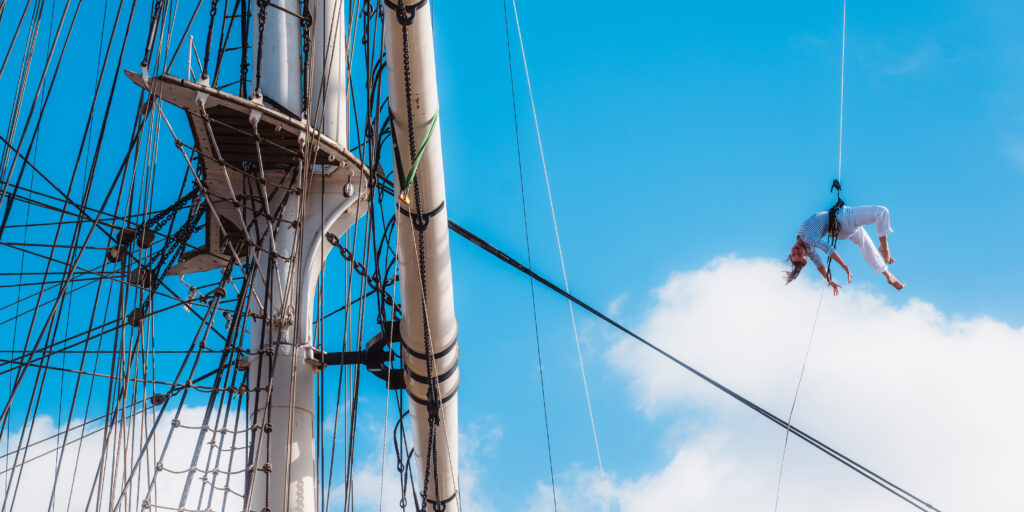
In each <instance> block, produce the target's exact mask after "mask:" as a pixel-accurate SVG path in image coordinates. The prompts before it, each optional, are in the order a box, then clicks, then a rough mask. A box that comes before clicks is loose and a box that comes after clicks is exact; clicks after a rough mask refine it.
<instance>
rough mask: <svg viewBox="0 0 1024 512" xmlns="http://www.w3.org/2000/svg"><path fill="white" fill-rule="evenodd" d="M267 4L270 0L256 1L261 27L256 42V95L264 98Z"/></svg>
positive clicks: (258, 21)
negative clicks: (264, 34)
mask: <svg viewBox="0 0 1024 512" xmlns="http://www.w3.org/2000/svg"><path fill="white" fill-rule="evenodd" d="M267 3H269V0H256V5H258V6H259V9H260V10H259V13H258V14H257V15H256V20H257V23H258V27H259V29H258V30H259V35H258V36H257V42H256V95H257V96H262V95H263V89H262V88H261V85H260V82H261V79H262V77H263V31H264V29H265V28H266V25H267Z"/></svg>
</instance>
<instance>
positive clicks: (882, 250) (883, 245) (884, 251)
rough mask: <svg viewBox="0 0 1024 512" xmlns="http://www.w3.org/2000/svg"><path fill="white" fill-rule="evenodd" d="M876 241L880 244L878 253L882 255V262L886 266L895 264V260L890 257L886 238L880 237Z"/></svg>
mask: <svg viewBox="0 0 1024 512" xmlns="http://www.w3.org/2000/svg"><path fill="white" fill-rule="evenodd" d="M878 241H879V242H880V243H879V244H878V253H879V254H881V255H882V261H884V262H885V263H886V264H888V265H892V264H893V263H896V258H893V257H892V255H890V254H889V239H888V237H884V236H880V237H878ZM890 284H892V283H890Z"/></svg>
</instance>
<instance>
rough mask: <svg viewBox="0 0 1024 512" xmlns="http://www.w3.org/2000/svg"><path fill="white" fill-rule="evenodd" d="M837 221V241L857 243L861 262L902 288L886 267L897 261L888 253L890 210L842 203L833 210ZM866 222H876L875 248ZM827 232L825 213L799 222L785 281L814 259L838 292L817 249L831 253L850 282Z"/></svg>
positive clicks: (849, 275)
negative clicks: (866, 263)
mask: <svg viewBox="0 0 1024 512" xmlns="http://www.w3.org/2000/svg"><path fill="white" fill-rule="evenodd" d="M836 221H837V222H838V224H839V236H838V238H839V240H849V241H851V242H853V243H855V244H857V247H859V248H860V253H861V255H862V256H863V257H864V261H867V262H868V265H871V268H873V269H875V273H876V274H877V273H881V274H882V275H883V276H885V280H886V281H888V282H889V284H890V285H892V287H893V288H896V289H897V290H902V289H903V283H901V282H899V280H898V279H896V276H894V275H892V272H889V266H888V265H889V264H891V263H895V261H896V260H894V259H893V258H892V255H890V254H889V240H888V236H889V233H892V231H893V230H892V226H890V225H889V209H888V208H886V207H884V206H852V207H851V206H843V207H842V208H841V209H840V210H839V211H838V212H836ZM868 224H874V225H875V232H876V233H877V234H878V242H879V244H878V247H877V248H876V247H875V244H874V243H873V242H872V241H871V237H870V236H868V232H867V230H865V229H864V226H866V225H868ZM826 234H828V212H818V213H816V214H814V215H813V216H811V218H809V219H807V220H805V221H804V223H803V224H801V225H800V230H799V231H798V232H797V235H796V243H795V244H793V247H792V249H790V251H789V262H790V263H791V264H792V265H793V270H791V271H789V272H786V284H789V283H790V282H792V281H793V280H794V279H796V277H797V276H798V275H800V271H801V270H802V269H803V268H804V265H806V264H807V260H808V258H809V259H810V260H811V261H813V262H814V266H815V267H817V268H818V272H820V273H821V275H822V277H824V278H825V281H826V282H827V283H828V285H829V286H831V287H832V292H833V294H835V295H839V288H841V287H840V286H839V285H838V284H836V282H835V281H833V280H832V279H830V278H829V275H828V271H827V270H825V265H823V264H822V263H821V258H820V257H819V256H818V253H817V252H816V251H815V249H820V250H821V251H822V252H824V253H825V256H826V257H829V256H831V257H832V259H833V260H835V262H836V263H838V264H839V266H840V267H842V269H843V271H845V272H846V282H847V283H850V282H853V275H852V274H850V267H848V266H846V263H845V262H843V259H842V258H841V257H839V253H837V252H836V251H835V249H833V248H832V247H830V246H829V244H827V243H825V240H824V238H825V236H826Z"/></svg>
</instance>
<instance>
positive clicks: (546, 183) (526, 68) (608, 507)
mask: <svg viewBox="0 0 1024 512" xmlns="http://www.w3.org/2000/svg"><path fill="white" fill-rule="evenodd" d="M512 13H513V15H514V18H515V21H516V34H517V35H518V36H519V51H520V53H521V54H522V56H523V71H524V74H525V76H526V89H527V91H529V93H530V109H531V110H532V112H533V127H534V129H535V130H536V132H537V147H538V149H539V150H540V163H541V169H543V171H544V187H545V189H546V190H547V194H548V206H549V207H550V208H551V224H552V226H553V227H554V229H555V243H556V245H557V246H558V261H559V263H560V264H561V267H562V282H563V284H564V285H565V289H566V290H568V289H569V276H568V273H567V272H566V270H565V255H564V254H563V252H562V239H561V237H560V236H559V234H558V219H557V217H556V215H555V203H554V200H553V199H552V196H551V181H550V180H549V179H548V164H547V161H546V160H545V158H544V143H543V141H542V140H541V137H540V122H539V121H538V119H537V105H536V103H535V102H534V99H533V85H532V83H531V81H530V68H529V66H527V64H526V47H525V46H524V44H523V31H522V28H521V27H520V25H519V9H518V8H517V7H516V1H515V0H512ZM569 318H570V319H571V320H572V335H573V339H574V340H575V342H576V355H577V356H578V358H579V362H580V376H581V377H582V378H583V393H584V395H585V396H586V399H587V414H589V416H590V430H591V432H592V433H593V435H594V451H596V452H597V466H598V469H600V471H601V491H602V493H603V494H604V505H605V510H608V511H609V512H610V511H611V509H612V506H611V501H610V500H609V499H608V482H607V479H606V478H605V474H604V462H602V460H601V445H600V443H599V442H598V440H597V426H596V425H595V423H594V409H593V407H591V405H590V388H589V386H587V373H586V370H585V369H584V365H583V350H582V349H581V348H580V335H579V330H578V329H577V327H576V313H575V311H574V310H573V306H572V303H570V304H569Z"/></svg>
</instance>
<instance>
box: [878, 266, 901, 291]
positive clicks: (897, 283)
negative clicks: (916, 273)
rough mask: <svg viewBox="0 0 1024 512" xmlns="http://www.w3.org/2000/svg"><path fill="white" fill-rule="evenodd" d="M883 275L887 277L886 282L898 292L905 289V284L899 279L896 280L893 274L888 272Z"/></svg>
mask: <svg viewBox="0 0 1024 512" xmlns="http://www.w3.org/2000/svg"><path fill="white" fill-rule="evenodd" d="M882 275H883V276H885V280H886V281H888V282H889V284H890V285H891V286H892V287H893V288H896V290H897V291H899V290H902V289H903V283H901V282H900V281H899V279H896V276H894V275H892V272H889V271H888V270H886V271H885V272H882Z"/></svg>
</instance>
